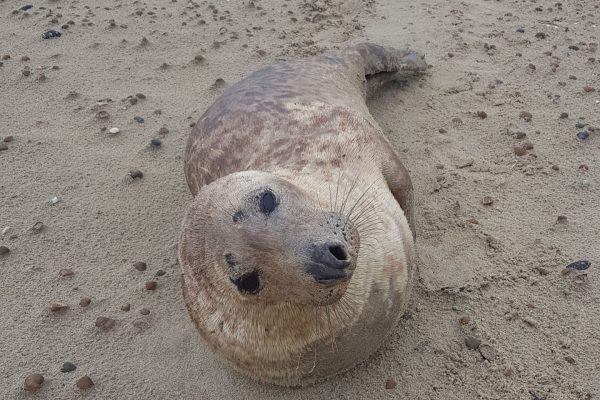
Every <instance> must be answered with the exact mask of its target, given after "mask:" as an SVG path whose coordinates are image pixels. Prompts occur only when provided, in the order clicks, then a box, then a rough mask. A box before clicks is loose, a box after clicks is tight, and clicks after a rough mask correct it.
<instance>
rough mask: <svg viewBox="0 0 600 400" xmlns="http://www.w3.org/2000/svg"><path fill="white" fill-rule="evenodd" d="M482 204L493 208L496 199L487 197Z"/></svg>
mask: <svg viewBox="0 0 600 400" xmlns="http://www.w3.org/2000/svg"><path fill="white" fill-rule="evenodd" d="M481 202H482V203H483V205H484V206H491V205H492V204H494V199H492V198H491V197H490V196H485V197H484V198H483V199H482V200H481Z"/></svg>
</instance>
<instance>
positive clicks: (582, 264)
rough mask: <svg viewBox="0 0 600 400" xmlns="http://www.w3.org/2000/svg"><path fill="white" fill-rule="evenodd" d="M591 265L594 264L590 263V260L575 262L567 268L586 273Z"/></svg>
mask: <svg viewBox="0 0 600 400" xmlns="http://www.w3.org/2000/svg"><path fill="white" fill-rule="evenodd" d="M591 265H592V263H591V262H589V261H588V260H579V261H575V262H574V263H571V264H569V265H567V268H569V269H576V270H577V271H585V270H586V269H588V268H589V267H590V266H591Z"/></svg>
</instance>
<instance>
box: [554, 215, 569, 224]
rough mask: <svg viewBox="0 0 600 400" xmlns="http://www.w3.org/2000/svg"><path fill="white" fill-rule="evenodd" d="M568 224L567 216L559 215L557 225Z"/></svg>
mask: <svg viewBox="0 0 600 400" xmlns="http://www.w3.org/2000/svg"><path fill="white" fill-rule="evenodd" d="M567 222H568V220H567V217H566V216H565V215H559V216H558V217H557V218H556V223H557V224H566V223H567Z"/></svg>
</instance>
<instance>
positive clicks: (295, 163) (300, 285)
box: [179, 44, 425, 385]
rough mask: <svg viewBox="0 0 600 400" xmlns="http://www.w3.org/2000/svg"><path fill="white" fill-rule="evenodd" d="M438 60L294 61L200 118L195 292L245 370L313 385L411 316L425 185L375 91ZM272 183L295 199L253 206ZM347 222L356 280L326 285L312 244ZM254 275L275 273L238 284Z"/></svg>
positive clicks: (192, 144)
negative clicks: (385, 123)
mask: <svg viewBox="0 0 600 400" xmlns="http://www.w3.org/2000/svg"><path fill="white" fill-rule="evenodd" d="M424 68H425V62H424V61H423V60H422V57H420V56H418V55H417V54H416V53H414V52H412V51H407V50H404V51H401V50H395V49H392V48H387V47H381V46H376V45H371V44H361V45H357V46H354V47H352V48H350V49H347V50H344V51H340V52H338V53H333V54H328V55H324V56H319V57H313V58H307V59H300V60H294V61H288V62H282V63H278V64H275V65H272V66H269V67H267V68H264V69H262V70H260V71H258V72H255V73H254V74H252V75H250V76H249V77H248V78H246V79H244V80H243V81H241V82H239V83H238V84H236V85H234V86H233V87H231V88H230V89H229V90H227V91H226V92H225V93H224V94H223V96H221V97H220V98H219V99H218V100H217V101H216V102H215V103H214V104H213V105H212V106H211V107H210V108H209V109H208V110H207V111H206V113H205V114H204V115H203V116H202V117H201V118H200V120H199V121H198V123H197V124H196V125H195V127H194V130H193V132H192V134H191V136H190V138H189V141H188V146H187V148H186V156H185V172H186V178H187V182H188V185H189V187H190V190H191V192H192V194H193V195H194V196H195V198H194V201H193V203H192V205H191V206H190V209H189V211H188V213H187V215H186V217H185V220H184V223H183V231H182V235H181V243H180V249H179V255H180V262H181V266H182V270H183V283H182V285H183V291H184V296H185V300H186V305H187V307H188V310H189V312H190V315H191V317H192V319H193V320H194V322H195V324H196V327H197V329H198V331H199V332H200V334H201V335H202V336H203V338H204V339H205V340H206V341H207V343H208V344H209V345H210V346H211V347H212V348H213V349H214V350H215V351H216V352H217V353H219V354H220V355H221V356H223V357H224V358H225V359H226V360H227V361H229V362H230V363H231V365H233V366H234V367H236V368H237V369H238V370H240V371H242V372H244V373H245V374H247V375H249V376H251V377H254V378H256V379H260V380H264V381H269V382H274V383H277V384H282V385H304V384H309V383H311V382H314V381H316V380H319V379H323V378H326V377H328V376H331V375H333V374H335V373H337V372H339V371H342V370H345V369H348V368H350V367H352V366H353V365H355V364H356V363H358V362H360V361H361V360H363V359H365V358H366V357H368V356H369V355H370V354H371V353H372V352H373V351H375V349H376V348H377V347H378V346H379V345H380V344H381V342H382V341H383V340H384V339H385V337H386V336H387V334H388V333H389V331H390V329H391V328H392V327H393V326H394V325H395V324H396V322H397V321H398V319H399V317H400V316H401V314H402V310H403V308H404V305H405V303H406V300H407V297H408V295H409V292H410V290H409V288H410V283H411V276H412V273H411V271H412V268H411V260H412V257H413V237H414V222H413V221H414V217H413V210H412V203H413V200H412V186H411V182H410V178H409V176H408V173H407V171H406V169H405V168H404V167H403V166H402V164H401V162H400V160H399V158H398V156H397V154H396V153H395V151H394V150H393V148H392V146H391V145H390V143H389V142H388V140H387V139H386V138H385V137H384V135H383V134H382V132H381V129H380V128H379V126H378V125H377V123H376V122H375V120H374V119H373V117H372V116H371V115H370V113H369V111H368V109H367V107H366V104H365V100H364V99H365V95H366V94H367V92H369V91H370V90H371V89H373V88H376V87H378V86H379V85H381V84H382V83H383V82H385V81H389V80H390V79H391V78H393V77H395V73H397V72H401V71H406V70H408V71H422V70H423V69H424ZM378 73H384V74H383V75H377V74H378ZM369 82H370V83H369ZM264 188H269V189H270V190H273V191H274V192H275V193H276V194H277V196H278V199H279V201H280V203H281V204H280V205H279V206H278V208H277V210H276V212H274V213H273V215H270V216H263V215H261V214H260V213H258V212H255V211H254V209H253V208H252V204H253V203H252V202H253V200H252V199H253V197H252V196H254V194H253V193H255V192H256V191H259V190H263V189H264ZM234 215H236V217H235V218H234V217H233V216H234ZM329 219H331V221H334V220H339V221H342V222H340V223H338V227H337V228H336V226H335V225H336V224H335V222H334V223H332V224H330V223H328V222H331V221H329ZM339 224H342V225H343V226H344V227H347V229H348V232H345V233H344V234H346V233H348V234H349V235H350V234H353V235H354V236H353V239H351V240H350V239H349V240H348V245H349V248H350V255H351V267H350V268H349V274H350V275H349V279H348V280H345V281H343V282H340V283H339V284H337V285H334V286H324V285H322V284H319V283H317V282H315V281H314V279H312V278H311V277H310V276H309V275H307V274H306V273H305V271H304V270H302V268H300V267H299V266H300V265H302V263H303V262H304V260H305V257H306V252H305V249H306V246H307V243H309V242H311V241H315V240H328V239H329V238H331V237H337V236H336V235H338V236H339V235H341V233H340V228H339ZM411 227H412V230H411ZM233 260H235V261H233ZM246 270H248V271H249V270H253V271H258V272H259V273H260V274H261V275H260V276H261V285H262V286H261V290H260V291H259V292H258V294H254V295H248V294H242V293H240V292H239V291H238V290H237V289H236V287H235V286H234V285H233V284H232V282H231V279H232V278H234V277H236V276H238V275H239V274H243V273H244V272H245V271H246Z"/></svg>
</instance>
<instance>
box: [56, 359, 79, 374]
mask: <svg viewBox="0 0 600 400" xmlns="http://www.w3.org/2000/svg"><path fill="white" fill-rule="evenodd" d="M76 369H77V367H76V366H75V364H73V363H71V362H68V361H67V362H66V363H64V364H63V365H62V367H60V372H72V371H75V370H76Z"/></svg>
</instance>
